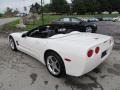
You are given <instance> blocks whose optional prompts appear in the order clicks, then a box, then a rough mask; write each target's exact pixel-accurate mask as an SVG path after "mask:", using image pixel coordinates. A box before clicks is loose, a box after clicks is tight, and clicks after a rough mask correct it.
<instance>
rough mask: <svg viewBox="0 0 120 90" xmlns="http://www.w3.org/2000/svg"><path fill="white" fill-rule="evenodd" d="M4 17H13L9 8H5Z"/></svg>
mask: <svg viewBox="0 0 120 90" xmlns="http://www.w3.org/2000/svg"><path fill="white" fill-rule="evenodd" d="M5 16H13V12H12V9H11V8H9V7H7V8H6V11H5Z"/></svg>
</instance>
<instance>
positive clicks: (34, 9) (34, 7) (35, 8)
mask: <svg viewBox="0 0 120 90" xmlns="http://www.w3.org/2000/svg"><path fill="white" fill-rule="evenodd" d="M30 12H32V13H37V14H40V13H41V6H40V5H39V4H38V3H35V5H33V4H32V5H31V7H30Z"/></svg>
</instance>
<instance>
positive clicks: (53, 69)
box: [9, 25, 114, 77]
mask: <svg viewBox="0 0 120 90" xmlns="http://www.w3.org/2000/svg"><path fill="white" fill-rule="evenodd" d="M9 43H10V46H11V49H12V50H20V51H22V52H25V53H27V54H29V55H31V56H33V57H34V58H36V59H38V60H39V61H41V62H42V63H43V64H45V65H46V67H47V69H48V71H49V72H50V74H52V75H53V76H55V77H60V76H62V75H65V74H67V75H71V76H81V75H83V74H86V73H88V72H89V71H91V70H93V69H94V68H96V67H97V66H98V65H99V64H101V63H102V62H103V61H104V60H105V59H106V58H107V57H108V55H109V54H110V53H111V51H112V48H113V44H114V40H113V38H112V37H110V36H106V35H101V34H93V33H84V32H79V31H77V30H70V29H69V30H68V29H65V28H61V29H53V28H52V27H48V26H46V25H44V26H40V27H37V28H34V29H32V30H30V31H28V32H22V33H12V34H10V35H9Z"/></svg>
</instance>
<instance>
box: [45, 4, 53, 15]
mask: <svg viewBox="0 0 120 90" xmlns="http://www.w3.org/2000/svg"><path fill="white" fill-rule="evenodd" d="M43 9H44V12H46V13H49V12H51V11H52V10H51V4H46V5H44V7H43Z"/></svg>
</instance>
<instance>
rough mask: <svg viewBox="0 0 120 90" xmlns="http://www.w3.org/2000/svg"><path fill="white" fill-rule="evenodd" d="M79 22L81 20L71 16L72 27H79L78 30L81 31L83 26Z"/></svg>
mask: <svg viewBox="0 0 120 90" xmlns="http://www.w3.org/2000/svg"><path fill="white" fill-rule="evenodd" d="M81 22H82V21H81V20H80V19H77V18H71V23H72V29H79V30H80V31H82V29H83V27H84V26H83V25H82V24H81Z"/></svg>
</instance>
